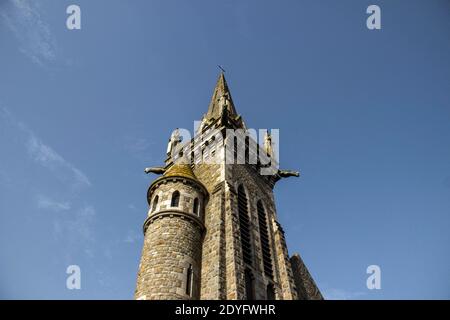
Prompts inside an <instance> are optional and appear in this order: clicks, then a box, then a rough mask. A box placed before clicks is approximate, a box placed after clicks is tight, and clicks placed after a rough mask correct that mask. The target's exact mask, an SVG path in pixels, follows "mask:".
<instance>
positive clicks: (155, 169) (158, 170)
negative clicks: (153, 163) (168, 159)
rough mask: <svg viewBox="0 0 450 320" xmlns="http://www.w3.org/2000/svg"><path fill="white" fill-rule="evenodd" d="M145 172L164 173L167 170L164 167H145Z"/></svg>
mask: <svg viewBox="0 0 450 320" xmlns="http://www.w3.org/2000/svg"><path fill="white" fill-rule="evenodd" d="M144 172H145V173H147V174H148V173H155V174H163V173H164V172H166V169H165V168H164V167H149V168H145V169H144Z"/></svg>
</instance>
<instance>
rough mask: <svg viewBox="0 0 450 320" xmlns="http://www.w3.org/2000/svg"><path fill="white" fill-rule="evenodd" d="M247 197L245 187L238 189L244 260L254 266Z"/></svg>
mask: <svg viewBox="0 0 450 320" xmlns="http://www.w3.org/2000/svg"><path fill="white" fill-rule="evenodd" d="M247 205H248V204H247V195H246V193H245V190H244V187H243V186H242V185H240V186H239V187H238V212H239V229H240V233H241V247H242V258H243V259H244V262H245V263H247V264H249V265H251V264H252V248H251V242H250V220H249V217H248V208H247Z"/></svg>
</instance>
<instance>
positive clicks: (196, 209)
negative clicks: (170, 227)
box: [193, 198, 199, 215]
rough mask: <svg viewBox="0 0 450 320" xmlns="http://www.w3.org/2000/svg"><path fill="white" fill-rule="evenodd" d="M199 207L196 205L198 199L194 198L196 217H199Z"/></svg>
mask: <svg viewBox="0 0 450 320" xmlns="http://www.w3.org/2000/svg"><path fill="white" fill-rule="evenodd" d="M198 209H199V205H198V198H195V199H194V210H193V211H194V213H195V214H196V215H199V210H198Z"/></svg>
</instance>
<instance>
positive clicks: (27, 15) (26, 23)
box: [0, 0, 57, 66]
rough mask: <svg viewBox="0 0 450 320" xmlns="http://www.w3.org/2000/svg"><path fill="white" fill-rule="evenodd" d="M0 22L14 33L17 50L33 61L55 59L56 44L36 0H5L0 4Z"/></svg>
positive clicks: (44, 63)
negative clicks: (17, 44)
mask: <svg viewBox="0 0 450 320" xmlns="http://www.w3.org/2000/svg"><path fill="white" fill-rule="evenodd" d="M0 22H2V23H3V24H4V25H5V26H6V27H7V28H8V29H9V30H11V31H12V33H13V34H14V35H15V37H16V38H17V40H18V42H19V50H20V52H22V53H23V54H25V55H26V56H27V57H29V58H30V59H31V60H32V61H33V62H34V63H36V64H38V65H40V66H44V65H46V64H48V63H52V62H54V61H55V59H56V56H57V46H56V41H55V38H54V36H53V34H52V32H51V30H50V27H49V25H48V23H47V22H46V21H45V19H44V14H43V10H42V8H41V7H40V4H39V2H38V1H32V0H6V1H5V3H3V4H2V5H1V6H0Z"/></svg>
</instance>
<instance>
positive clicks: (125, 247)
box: [0, 0, 450, 299]
mask: <svg viewBox="0 0 450 320" xmlns="http://www.w3.org/2000/svg"><path fill="white" fill-rule="evenodd" d="M70 4H78V5H79V6H80V7H81V12H82V29H81V30H73V31H70V30H68V29H67V28H66V18H67V14H66V8H67V6H68V5H70ZM370 4H378V5H379V6H380V7H381V10H382V29H381V30H376V31H370V30H368V29H367V28H366V18H367V16H368V15H367V14H366V8H367V6H368V5H370ZM449 39H450V3H449V2H448V1H445V0H441V1H438V0H435V1H418V0H414V1H370V2H369V1H360V0H358V1H357V0H354V1H339V2H337V1H313V0H309V1H282V2H280V1H276V2H275V1H265V2H262V1H206V0H205V1H189V3H188V2H187V1H167V0H165V1H144V0H141V1H138V0H135V1H86V0H76V1H63V0H61V1H50V0H45V1H31V0H21V1H19V0H1V1H0V147H1V149H0V298H20V299H22V298H27V299H28V298H38V299H47V298H61V299H100V298H107V299H131V298H132V297H133V292H134V287H135V280H136V273H137V268H138V263H139V256H140V251H141V248H142V241H143V236H142V229H141V227H142V223H143V221H144V219H145V216H146V205H147V204H146V191H147V187H148V185H149V183H150V182H151V179H152V177H150V176H146V175H145V174H144V173H143V168H144V167H146V166H149V165H160V164H162V161H163V159H164V154H165V150H166V143H167V139H168V137H169V136H170V133H171V132H172V130H173V129H174V128H176V127H182V128H192V127H193V121H194V120H199V119H200V117H201V115H202V114H203V113H204V112H206V109H207V105H208V103H209V99H210V95H211V94H212V90H213V87H214V84H215V81H216V78H217V75H218V69H217V67H216V66H217V64H221V65H223V66H224V68H225V69H226V70H227V73H226V77H227V81H228V84H229V85H230V87H231V91H232V94H233V99H234V102H235V104H236V107H237V110H238V112H239V113H241V114H242V116H243V117H244V119H245V121H246V123H247V125H248V126H249V127H252V128H279V129H280V152H281V155H280V160H281V166H282V167H283V168H286V169H298V170H300V171H301V173H302V177H301V178H300V179H294V178H292V179H287V180H283V181H281V182H280V183H279V184H278V185H277V187H276V188H275V192H276V199H277V206H278V216H279V220H280V222H281V224H282V225H283V226H284V228H285V231H286V236H287V243H288V246H289V251H290V253H294V252H300V254H301V255H302V257H303V259H304V261H305V263H306V264H307V266H308V267H309V269H310V272H311V273H312V275H313V277H314V278H315V280H316V282H317V284H318V285H319V287H320V289H321V290H322V292H323V293H324V295H325V297H326V298H338V299H422V298H423V299H433V298H434V299H436V298H437V299H449V298H450V257H449V252H450V250H449V249H450V236H449V231H448V230H449V228H450V125H449V124H450V73H449V71H450V59H449V57H450V43H449V41H448V40H449ZM71 264H76V265H79V266H80V267H81V273H82V288H81V290H67V289H66V278H67V274H66V273H65V272H66V268H67V266H68V265H71ZM372 264H376V265H379V266H380V267H381V272H382V280H381V285H382V289H381V290H368V289H367V288H366V279H367V277H368V275H367V274H366V268H367V266H369V265H372Z"/></svg>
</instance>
